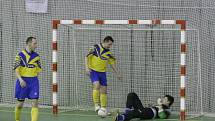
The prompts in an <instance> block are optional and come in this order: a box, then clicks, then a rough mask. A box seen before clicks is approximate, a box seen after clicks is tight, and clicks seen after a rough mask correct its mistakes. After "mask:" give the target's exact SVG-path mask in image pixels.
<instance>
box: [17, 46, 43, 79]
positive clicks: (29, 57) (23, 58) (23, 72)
mask: <svg viewBox="0 0 215 121" xmlns="http://www.w3.org/2000/svg"><path fill="white" fill-rule="evenodd" d="M14 70H18V72H19V74H20V76H21V77H36V76H38V73H39V72H41V71H42V69H41V63H40V57H39V54H37V53H36V52H34V51H33V52H31V53H29V52H28V51H27V50H25V49H24V50H22V51H21V52H19V53H18V54H17V55H16V58H15V65H14Z"/></svg>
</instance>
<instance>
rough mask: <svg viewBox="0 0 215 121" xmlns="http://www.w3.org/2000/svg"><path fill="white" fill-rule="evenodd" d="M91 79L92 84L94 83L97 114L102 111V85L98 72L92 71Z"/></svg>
mask: <svg viewBox="0 0 215 121" xmlns="http://www.w3.org/2000/svg"><path fill="white" fill-rule="evenodd" d="M90 79H91V82H92V83H93V103H94V106H95V111H96V112H97V111H98V110H99V109H100V101H99V98H100V97H99V95H100V92H99V91H100V83H99V77H98V72H96V71H94V70H92V71H91V72H90Z"/></svg>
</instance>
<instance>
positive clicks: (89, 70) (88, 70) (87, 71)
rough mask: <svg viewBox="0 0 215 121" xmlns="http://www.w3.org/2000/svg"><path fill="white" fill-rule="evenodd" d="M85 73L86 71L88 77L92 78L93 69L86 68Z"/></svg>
mask: <svg viewBox="0 0 215 121" xmlns="http://www.w3.org/2000/svg"><path fill="white" fill-rule="evenodd" d="M85 71H86V74H87V76H90V72H91V69H89V68H86V69H85Z"/></svg>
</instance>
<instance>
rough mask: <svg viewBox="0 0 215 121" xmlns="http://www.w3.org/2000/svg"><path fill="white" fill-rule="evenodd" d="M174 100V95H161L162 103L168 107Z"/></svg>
mask: <svg viewBox="0 0 215 121" xmlns="http://www.w3.org/2000/svg"><path fill="white" fill-rule="evenodd" d="M173 102H174V97H172V96H171V95H165V96H164V97H163V100H162V103H163V105H166V106H168V107H170V106H171V105H172V104H173Z"/></svg>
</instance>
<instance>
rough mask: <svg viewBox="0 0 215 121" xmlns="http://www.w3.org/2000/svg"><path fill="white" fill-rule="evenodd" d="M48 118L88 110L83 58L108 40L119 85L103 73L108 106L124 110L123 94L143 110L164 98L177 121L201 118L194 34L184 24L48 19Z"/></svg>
mask: <svg viewBox="0 0 215 121" xmlns="http://www.w3.org/2000/svg"><path fill="white" fill-rule="evenodd" d="M52 28H53V34H52V37H53V39H52V49H53V52H52V70H53V84H52V86H53V113H54V114H57V113H58V112H60V111H65V110H69V109H83V110H88V109H91V108H92V106H93V103H92V95H91V90H92V85H91V82H90V80H89V78H88V77H87V76H86V74H85V72H84V71H85V66H84V58H85V55H86V54H87V52H88V50H89V48H90V47H92V46H93V45H94V44H99V43H100V41H101V40H102V39H103V38H104V37H105V36H107V35H109V36H112V37H113V39H114V40H115V41H114V44H113V47H112V48H111V50H112V52H113V54H114V55H115V56H116V58H117V64H118V68H119V70H120V72H121V73H122V75H123V80H122V81H120V80H117V78H116V76H114V74H113V73H111V69H108V72H107V78H108V107H110V108H123V107H124V106H125V99H126V95H127V93H128V92H131V91H134V92H136V93H137V94H138V95H139V96H140V98H141V100H142V102H143V104H144V106H147V105H148V104H156V99H157V98H158V97H160V96H162V95H165V94H169V95H173V96H174V98H175V103H174V104H173V106H172V110H173V112H176V114H177V115H178V116H179V117H180V119H181V120H185V117H186V118H191V117H195V116H200V115H202V112H203V111H202V87H201V80H200V69H201V65H200V61H201V60H200V55H199V54H200V50H199V46H200V45H199V33H198V32H199V31H198V30H196V29H188V28H187V25H186V21H185V20H53V21H52Z"/></svg>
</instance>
